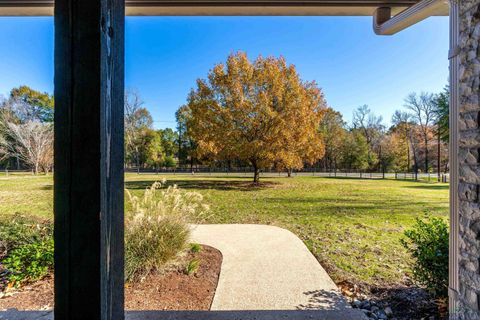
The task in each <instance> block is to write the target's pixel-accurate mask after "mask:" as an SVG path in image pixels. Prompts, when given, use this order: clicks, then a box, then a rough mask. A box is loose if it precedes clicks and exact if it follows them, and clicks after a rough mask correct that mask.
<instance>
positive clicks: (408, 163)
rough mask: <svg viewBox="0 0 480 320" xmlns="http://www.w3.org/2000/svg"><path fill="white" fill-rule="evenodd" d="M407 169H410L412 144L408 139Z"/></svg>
mask: <svg viewBox="0 0 480 320" xmlns="http://www.w3.org/2000/svg"><path fill="white" fill-rule="evenodd" d="M407 171H410V146H409V145H408V140H407Z"/></svg>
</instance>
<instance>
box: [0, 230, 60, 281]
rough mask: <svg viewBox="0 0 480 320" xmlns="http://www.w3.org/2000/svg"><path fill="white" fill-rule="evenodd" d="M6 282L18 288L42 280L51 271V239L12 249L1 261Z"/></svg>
mask: <svg viewBox="0 0 480 320" xmlns="http://www.w3.org/2000/svg"><path fill="white" fill-rule="evenodd" d="M2 264H3V266H4V267H5V268H6V269H7V270H8V271H9V272H10V274H9V275H8V280H9V281H10V283H13V284H14V285H16V286H18V285H20V284H22V283H24V282H31V281H36V280H40V279H42V278H44V277H45V276H47V275H48V274H49V273H50V272H51V271H52V270H53V239H50V240H44V241H40V242H34V243H29V244H27V245H24V246H21V247H18V248H15V249H13V250H12V251H11V252H10V253H9V254H8V256H7V257H6V258H5V259H4V260H3V261H2Z"/></svg>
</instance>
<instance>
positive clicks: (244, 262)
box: [192, 224, 363, 319]
mask: <svg viewBox="0 0 480 320" xmlns="http://www.w3.org/2000/svg"><path fill="white" fill-rule="evenodd" d="M192 241H193V242H197V243H201V244H206V245H209V246H212V247H214V248H217V249H218V250H220V252H222V254H223V262H222V269H221V273H220V278H219V281H218V286H217V290H216V292H215V297H214V300H213V303H212V308H211V310H212V311H220V310H222V311H227V310H230V311H231V310H236V311H241V310H248V311H249V312H252V311H254V310H265V312H264V313H263V316H266V317H267V318H266V319H269V318H268V316H269V315H268V310H275V311H274V312H276V313H277V314H276V315H275V316H274V318H275V317H278V316H280V314H279V313H278V312H280V311H281V310H285V311H286V310H290V311H293V310H299V311H300V310H309V311H315V310H321V311H323V313H325V314H327V313H331V314H332V315H333V314H334V313H336V314H337V315H340V314H342V313H343V314H344V315H347V314H348V316H349V319H356V318H357V319H362V316H363V313H362V312H360V311H358V310H354V309H352V308H351V307H350V306H349V305H348V303H347V302H346V301H345V299H344V298H343V296H342V295H341V294H340V292H339V291H338V288H337V286H336V285H335V283H334V282H333V281H332V279H331V278H330V276H329V275H328V274H327V272H326V271H325V270H324V269H323V268H322V266H321V265H320V264H319V263H318V261H317V259H316V258H315V257H314V256H313V255H312V254H311V252H310V251H309V250H308V248H307V247H306V246H305V244H304V243H303V242H302V241H301V240H300V239H299V238H298V237H297V236H296V235H294V234H293V233H292V232H290V231H288V230H285V229H282V228H279V227H274V226H267V225H253V224H217V225H194V226H192ZM333 311H336V312H333ZM307 313H308V314H309V315H310V314H312V312H306V313H304V314H307ZM285 314H289V316H291V317H294V319H296V318H295V316H296V315H299V316H300V315H301V314H302V312H298V313H295V312H293V313H292V312H286V313H285ZM313 314H315V318H316V317H317V316H320V313H318V312H317V313H315V312H313ZM356 315H358V316H356ZM352 316H353V318H352ZM242 319H243V318H242ZM262 319H263V317H262ZM272 319H273V318H272ZM302 319H303V318H302ZM320 319H321V318H320ZM328 319H330V318H328ZM331 319H336V318H331ZM338 319H342V318H338Z"/></svg>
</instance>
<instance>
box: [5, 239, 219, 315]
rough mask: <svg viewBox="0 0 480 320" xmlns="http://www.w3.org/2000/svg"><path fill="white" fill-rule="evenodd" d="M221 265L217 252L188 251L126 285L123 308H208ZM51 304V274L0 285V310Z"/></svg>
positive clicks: (49, 305) (203, 247) (23, 308)
mask: <svg viewBox="0 0 480 320" xmlns="http://www.w3.org/2000/svg"><path fill="white" fill-rule="evenodd" d="M194 258H195V259H198V260H199V261H200V266H199V268H198V271H197V272H196V273H194V274H191V275H187V274H186V273H185V272H184V268H185V264H186V263H188V261H191V260H192V259H194ZM183 262H185V263H183ZM221 264H222V254H221V253H220V251H218V250H217V249H214V248H212V247H209V246H202V250H201V251H200V252H198V253H191V252H190V253H188V255H187V256H186V257H184V258H183V259H182V263H181V264H178V265H177V266H175V267H172V268H170V269H169V270H168V271H165V272H164V273H163V274H157V273H152V274H150V275H148V276H147V277H145V278H144V279H142V281H139V282H136V283H131V284H128V285H126V286H125V309H127V310H209V309H210V306H211V304H212V301H213V296H214V294H215V289H216V288H217V283H218V277H219V275H220V268H221ZM0 273H1V270H0ZM0 282H1V281H0ZM52 306H53V277H47V278H45V279H43V280H41V281H37V282H35V283H33V284H31V285H28V286H24V287H22V288H21V289H19V290H12V289H9V290H6V289H5V288H3V291H2V288H1V287H0V310H5V309H18V310H47V309H51V308H52Z"/></svg>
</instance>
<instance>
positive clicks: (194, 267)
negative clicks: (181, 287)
mask: <svg viewBox="0 0 480 320" xmlns="http://www.w3.org/2000/svg"><path fill="white" fill-rule="evenodd" d="M199 267H200V261H199V260H198V259H192V260H191V261H190V262H189V263H188V264H187V266H186V267H185V273H186V274H187V275H192V274H195V273H196V272H197V271H198V268H199Z"/></svg>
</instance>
